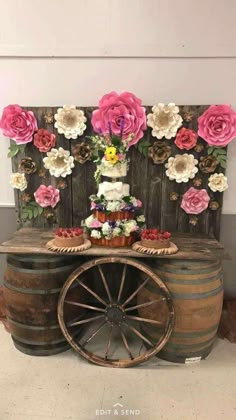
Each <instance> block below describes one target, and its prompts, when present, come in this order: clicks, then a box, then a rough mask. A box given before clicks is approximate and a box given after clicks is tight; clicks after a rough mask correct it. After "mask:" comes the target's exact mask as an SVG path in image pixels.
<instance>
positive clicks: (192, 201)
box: [181, 187, 210, 214]
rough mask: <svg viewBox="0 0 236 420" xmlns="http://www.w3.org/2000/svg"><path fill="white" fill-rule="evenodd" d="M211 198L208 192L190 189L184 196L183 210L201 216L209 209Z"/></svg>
mask: <svg viewBox="0 0 236 420" xmlns="http://www.w3.org/2000/svg"><path fill="white" fill-rule="evenodd" d="M209 201H210V197H209V195H208V192H207V191H206V190H197V189H196V188H193V187H191V188H189V189H188V191H186V193H185V194H184V195H183V198H182V203H181V208H182V209H183V210H184V211H185V212H186V213H188V214H200V213H202V212H203V211H204V210H206V209H207V207H208V204H209Z"/></svg>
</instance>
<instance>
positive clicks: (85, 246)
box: [46, 239, 91, 253]
mask: <svg viewBox="0 0 236 420" xmlns="http://www.w3.org/2000/svg"><path fill="white" fill-rule="evenodd" d="M90 247H91V242H90V241H89V240H88V239H85V240H84V243H83V244H82V245H79V246H73V247H58V246H56V245H54V239H52V240H51V241H49V242H48V243H47V244H46V248H47V249H49V250H50V251H54V252H68V253H72V252H81V251H86V249H89V248H90Z"/></svg>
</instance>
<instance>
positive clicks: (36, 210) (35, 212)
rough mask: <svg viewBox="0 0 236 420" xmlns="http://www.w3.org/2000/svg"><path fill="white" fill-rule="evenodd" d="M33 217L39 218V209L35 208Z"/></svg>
mask: <svg viewBox="0 0 236 420" xmlns="http://www.w3.org/2000/svg"><path fill="white" fill-rule="evenodd" d="M33 216H34V218H36V217H37V216H38V208H37V207H35V208H34V209H33Z"/></svg>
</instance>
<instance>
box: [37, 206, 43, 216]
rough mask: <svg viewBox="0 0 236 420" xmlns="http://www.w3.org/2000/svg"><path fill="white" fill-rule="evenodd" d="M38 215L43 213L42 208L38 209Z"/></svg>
mask: <svg viewBox="0 0 236 420" xmlns="http://www.w3.org/2000/svg"><path fill="white" fill-rule="evenodd" d="M38 213H39V215H41V214H42V213H43V207H38Z"/></svg>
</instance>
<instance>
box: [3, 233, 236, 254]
mask: <svg viewBox="0 0 236 420" xmlns="http://www.w3.org/2000/svg"><path fill="white" fill-rule="evenodd" d="M53 236H54V233H53V231H52V230H45V229H37V228H22V229H20V230H18V231H16V232H15V233H14V235H13V236H12V238H10V239H8V240H7V241H5V242H3V243H2V244H1V245H0V253H2V254H9V253H11V254H35V253H36V254H55V253H54V252H51V251H49V250H47V248H46V243H47V242H48V241H49V240H50V239H52V238H53ZM173 242H174V243H175V244H176V245H177V246H178V248H179V252H178V253H177V254H173V255H161V256H157V255H147V254H140V253H138V252H135V251H133V250H132V249H131V248H105V247H98V246H96V247H95V246H92V247H91V248H90V249H88V250H87V251H83V252H77V253H73V254H70V255H84V256H91V257H95V256H107V255H110V256H123V257H131V258H167V259H179V260H181V259H189V260H197V259H200V260H213V259H216V258H219V259H230V257H229V255H228V254H227V252H226V251H225V249H224V247H223V245H222V244H221V243H219V242H218V241H217V240H216V239H213V238H208V237H202V236H201V237H198V236H194V237H192V236H190V235H189V234H186V235H184V234H180V235H179V234H174V235H173Z"/></svg>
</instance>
